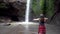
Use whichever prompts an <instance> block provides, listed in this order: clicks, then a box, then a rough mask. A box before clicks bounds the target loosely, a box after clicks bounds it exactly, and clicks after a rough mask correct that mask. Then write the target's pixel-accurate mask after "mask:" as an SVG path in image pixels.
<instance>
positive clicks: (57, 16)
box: [49, 0, 60, 25]
mask: <svg viewBox="0 0 60 34" xmlns="http://www.w3.org/2000/svg"><path fill="white" fill-rule="evenodd" d="M54 6H55V10H54V15H53V16H52V17H51V20H50V21H49V24H54V25H60V0H55V3H54Z"/></svg>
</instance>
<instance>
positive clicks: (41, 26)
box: [34, 14, 48, 34]
mask: <svg viewBox="0 0 60 34" xmlns="http://www.w3.org/2000/svg"><path fill="white" fill-rule="evenodd" d="M47 19H48V18H45V17H44V15H43V14H40V18H37V19H34V20H39V29H38V34H46V28H45V22H46V21H47Z"/></svg>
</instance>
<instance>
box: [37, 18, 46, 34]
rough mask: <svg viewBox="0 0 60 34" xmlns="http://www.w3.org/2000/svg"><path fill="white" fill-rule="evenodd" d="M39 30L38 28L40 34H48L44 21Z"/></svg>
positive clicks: (42, 20)
mask: <svg viewBox="0 0 60 34" xmlns="http://www.w3.org/2000/svg"><path fill="white" fill-rule="evenodd" d="M40 21H41V22H40V24H39V28H38V34H46V28H45V24H44V23H45V22H44V19H41V20H40Z"/></svg>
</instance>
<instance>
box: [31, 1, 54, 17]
mask: <svg viewBox="0 0 60 34" xmlns="http://www.w3.org/2000/svg"><path fill="white" fill-rule="evenodd" d="M38 5H39V6H38ZM32 8H33V11H34V14H35V15H39V14H41V13H44V14H45V15H46V16H52V15H53V14H54V0H33V4H32Z"/></svg>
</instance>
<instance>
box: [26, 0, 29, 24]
mask: <svg viewBox="0 0 60 34" xmlns="http://www.w3.org/2000/svg"><path fill="white" fill-rule="evenodd" d="M29 12H30V0H27V4H26V13H25V22H27V23H28V22H29Z"/></svg>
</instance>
